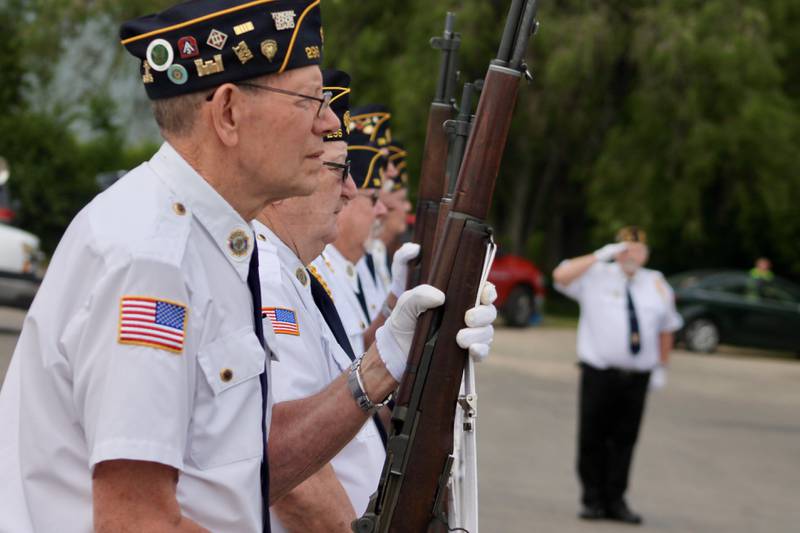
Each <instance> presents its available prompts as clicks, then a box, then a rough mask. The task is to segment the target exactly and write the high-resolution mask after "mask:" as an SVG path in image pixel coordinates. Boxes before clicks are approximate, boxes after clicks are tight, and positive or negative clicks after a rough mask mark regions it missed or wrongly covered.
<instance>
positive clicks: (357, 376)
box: [347, 355, 392, 414]
mask: <svg viewBox="0 0 800 533" xmlns="http://www.w3.org/2000/svg"><path fill="white" fill-rule="evenodd" d="M363 357H364V356H363V355H362V356H361V357H359V358H358V359H356V360H355V361H353V364H352V365H350V374H348V376H347V386H348V387H349V388H350V393H351V394H352V395H353V399H354V400H355V401H356V403H357V404H358V406H359V407H360V408H361V410H362V411H364V412H366V413H369V414H372V413H374V412H375V411H377V410H378V409H380V408H381V407H383V406H384V405H386V404H387V403H389V401H390V400H391V398H392V395H391V394H390V395H389V396H387V397H386V399H385V400H383V401H382V402H380V403H374V402H373V401H372V400H370V399H369V396H367V391H365V390H364V382H363V381H362V380H361V359H363Z"/></svg>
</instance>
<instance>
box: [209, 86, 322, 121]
mask: <svg viewBox="0 0 800 533" xmlns="http://www.w3.org/2000/svg"><path fill="white" fill-rule="evenodd" d="M235 85H238V86H240V87H250V88H253V89H261V90H262V91H269V92H273V93H278V94H285V95H287V96H296V97H298V98H304V99H306V100H314V101H315V102H319V108H317V115H316V116H317V118H320V117H322V114H323V113H325V111H327V110H328V108H329V107H330V106H331V98H333V93H332V92H330V91H325V92H323V93H322V97H321V98H320V97H318V96H310V95H308V94H301V93H296V92H294V91H286V90H284V89H278V88H276V87H265V86H263V85H257V84H255V83H247V82H243V81H240V82H239V83H236V84H235ZM216 92H217V91H216V89H215V90H214V92H212V93H211V94H209V95H208V96H207V97H206V102H210V101H211V99H212V98H214V93H216Z"/></svg>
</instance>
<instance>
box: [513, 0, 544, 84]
mask: <svg viewBox="0 0 800 533" xmlns="http://www.w3.org/2000/svg"><path fill="white" fill-rule="evenodd" d="M537 7H538V5H537V3H536V0H527V2H526V3H525V11H524V12H523V14H522V20H521V22H520V25H519V32H518V33H517V38H516V42H515V43H514V53H513V55H512V56H511V62H510V63H509V65H508V66H509V68H513V69H515V70H518V69H519V68H520V67H521V65H522V58H523V57H524V56H525V52H526V51H527V50H528V41H530V38H531V34H532V33H533V27H534V25H535V24H536V9H537Z"/></svg>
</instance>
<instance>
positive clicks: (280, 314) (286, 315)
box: [261, 307, 300, 335]
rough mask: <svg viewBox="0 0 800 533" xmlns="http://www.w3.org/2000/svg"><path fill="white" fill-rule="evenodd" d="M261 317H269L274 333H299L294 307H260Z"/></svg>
mask: <svg viewBox="0 0 800 533" xmlns="http://www.w3.org/2000/svg"><path fill="white" fill-rule="evenodd" d="M261 317H262V318H269V321H270V322H271V323H272V331H274V332H275V334H276V335H280V334H283V335H300V324H298V323H297V313H296V312H295V311H294V309H287V308H285V307H262V308H261Z"/></svg>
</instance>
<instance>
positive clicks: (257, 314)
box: [247, 249, 270, 533]
mask: <svg viewBox="0 0 800 533" xmlns="http://www.w3.org/2000/svg"><path fill="white" fill-rule="evenodd" d="M247 288H248V289H250V295H251V296H252V297H253V329H254V330H255V332H256V337H258V342H259V343H261V346H262V347H264V346H265V343H264V322H263V318H262V316H261V281H260V280H259V278H258V250H257V249H256V250H253V253H252V255H251V256H250V268H249V270H248V271H247ZM264 356H265V359H264V372H262V373H261V375H260V376H259V381H260V382H261V442H262V443H263V445H264V456H263V457H262V459H261V472H260V473H261V502H262V506H263V513H264V524H263V531H264V532H265V533H269V531H270V524H269V459H268V453H267V394H268V389H267V388H268V384H267V368H266V365H267V360H266V351H265V352H264Z"/></svg>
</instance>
